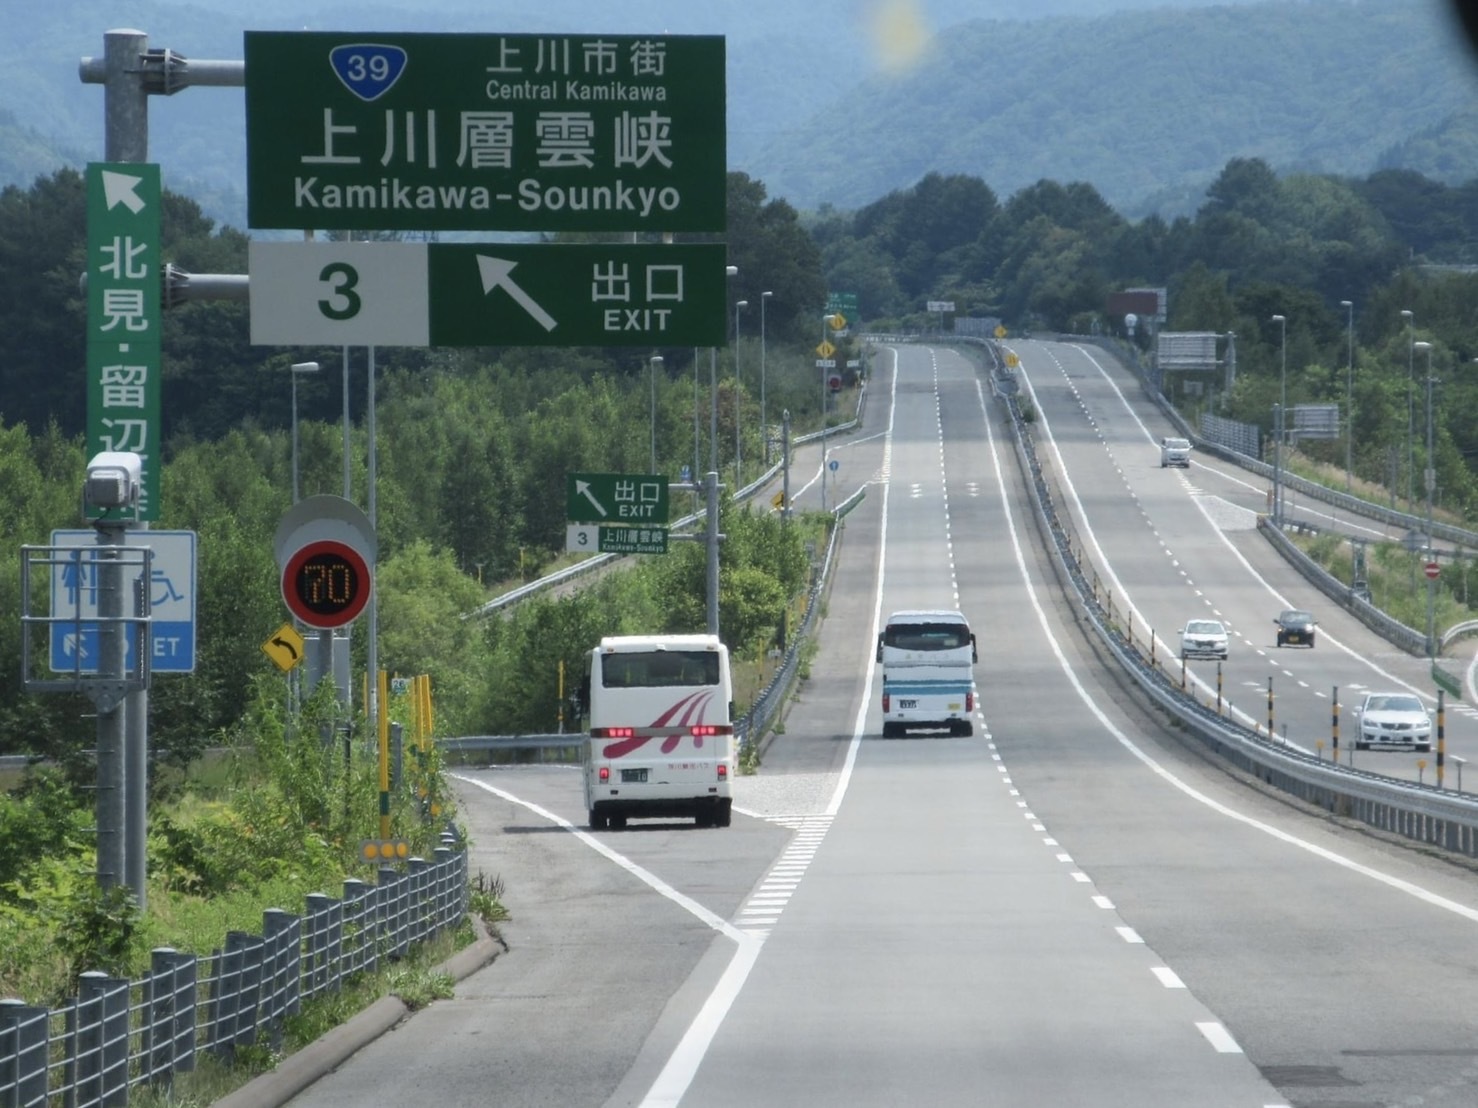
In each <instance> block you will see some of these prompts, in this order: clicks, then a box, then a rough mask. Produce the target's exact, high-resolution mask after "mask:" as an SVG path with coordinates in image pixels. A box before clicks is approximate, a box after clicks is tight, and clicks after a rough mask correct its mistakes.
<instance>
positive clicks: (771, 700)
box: [437, 432, 867, 754]
mask: <svg viewBox="0 0 1478 1108" xmlns="http://www.w3.org/2000/svg"><path fill="white" fill-rule="evenodd" d="M817 434H818V436H819V432H818V433H817ZM866 495H867V489H866V487H865V486H864V487H862V488H859V489H858V490H857V491H856V492H854V493H853V494H852V495H851V496H849V497H847V499H846V500H843V501H842V502H841V503H840V504H838V505H837V506H836V508H835V509H834V511H833V513H832V514H833V515H834V517H835V518H836V520H837V523H838V524H839V525H840V523H841V520H842V519H843V518H844V517H845V516H846V515H847V513H848V512H850V511H851V510H852V509H853V508H855V507H856V506H857V505H858V504H860V503H862V501H863V499H864V498H865V497H866ZM840 533H841V527H840V526H835V527H833V528H832V529H831V537H830V539H829V540H828V541H827V544H826V554H825V556H824V557H823V558H822V560H821V566H820V568H819V569H818V570H817V573H816V580H815V581H813V582H812V584H811V589H810V592H809V595H808V596H807V598H806V610H805V613H804V614H803V615H802V616H801V622H800V626H798V627H797V628H796V631H795V634H793V635H792V636H791V637H790V641H789V642H788V643H787V644H786V648H785V652H784V654H782V655H781V661H780V665H779V667H778V668H777V669H776V670H775V673H774V675H773V676H772V677H771V678H770V680H769V681H768V682H767V683H766V684H765V687H764V688H763V689H761V690H760V692H759V695H758V696H756V697H755V699H754V703H753V704H752V705H750V708H749V711H748V712H746V713H745V714H744V715H743V716H741V717H740V718H739V719H737V720H735V721H734V734H735V735H736V736H737V738H738V741H739V747H740V749H741V750H742V749H744V747H745V746H746V745H748V743H749V742H750V740H751V737H752V736H753V737H754V739H755V741H757V742H758V741H762V740H763V737H764V736H765V734H767V733H768V732H769V730H770V727H771V725H772V724H773V723H774V721H775V718H776V716H778V715H779V714H780V711H781V709H782V708H783V707H784V704H785V691H786V690H787V689H789V688H790V686H791V683H792V682H793V681H794V679H795V676H796V673H797V671H798V670H799V668H800V651H801V648H802V644H804V642H805V641H806V637H807V636H808V635H810V633H811V631H812V629H813V628H814V627H815V625H816V618H817V613H818V612H819V610H820V607H821V605H820V598H821V595H822V594H823V593H824V592H825V591H826V582H828V581H829V580H830V579H831V570H832V565H833V562H834V559H835V556H836V544H837V536H838V535H839V534H840ZM584 740H585V736H584V735H583V734H581V733H579V732H575V733H569V734H539V735H463V736H460V737H458V738H448V739H439V740H437V745H438V747H440V749H441V750H442V751H444V752H445V753H448V754H468V753H471V752H473V751H492V752H499V753H518V752H522V751H526V750H538V751H541V752H542V751H545V750H578V749H579V747H580V744H581V743H582V742H584Z"/></svg>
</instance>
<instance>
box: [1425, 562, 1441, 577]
mask: <svg viewBox="0 0 1478 1108" xmlns="http://www.w3.org/2000/svg"><path fill="white" fill-rule="evenodd" d="M1441 572H1442V569H1441V567H1440V566H1438V565H1437V563H1436V562H1428V563H1427V569H1426V573H1427V579H1428V580H1430V581H1435V580H1437V575H1438V574H1439V573H1441Z"/></svg>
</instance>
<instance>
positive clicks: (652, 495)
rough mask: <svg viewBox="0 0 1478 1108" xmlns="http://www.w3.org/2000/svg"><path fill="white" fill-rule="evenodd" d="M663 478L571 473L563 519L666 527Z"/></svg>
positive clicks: (639, 474) (566, 487)
mask: <svg viewBox="0 0 1478 1108" xmlns="http://www.w3.org/2000/svg"><path fill="white" fill-rule="evenodd" d="M667 514H668V513H667V477H666V475H665V474H663V475H659V474H642V473H571V474H569V476H568V480H567V482H566V486H565V518H566V519H567V520H569V521H570V522H571V523H621V524H637V525H641V526H644V527H654V526H655V527H666V526H667Z"/></svg>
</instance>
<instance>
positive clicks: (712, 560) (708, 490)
mask: <svg viewBox="0 0 1478 1108" xmlns="http://www.w3.org/2000/svg"><path fill="white" fill-rule="evenodd" d="M703 484H704V490H703V493H704V495H705V496H706V497H707V498H708V633H709V634H710V635H717V634H718V541H719V539H720V538H721V537H722V536H721V535H719V533H718V474H717V473H716V472H713V471H710V472H709V473H708V475H707V476H706V477H705V478H704V479H703Z"/></svg>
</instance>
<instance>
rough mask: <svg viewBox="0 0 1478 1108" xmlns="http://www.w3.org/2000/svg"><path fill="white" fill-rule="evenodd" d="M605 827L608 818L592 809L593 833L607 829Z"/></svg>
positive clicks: (591, 825) (591, 824) (591, 823)
mask: <svg viewBox="0 0 1478 1108" xmlns="http://www.w3.org/2000/svg"><path fill="white" fill-rule="evenodd" d="M605 826H606V817H605V816H603V815H602V814H601V813H600V812H597V811H596V810H595V809H594V808H592V809H590V829H591V830H592V831H601V830H604V829H605Z"/></svg>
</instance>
